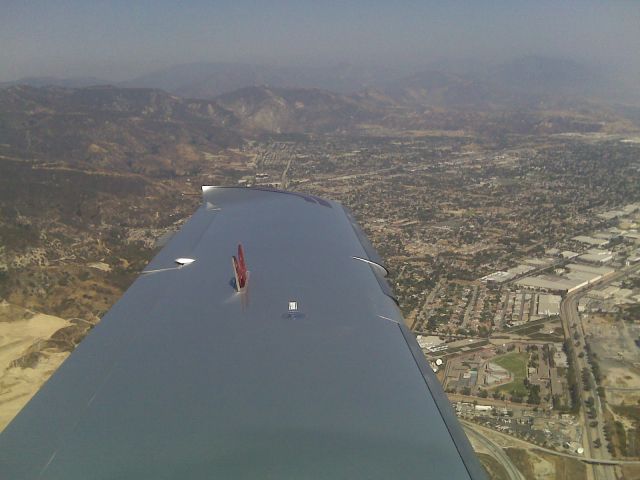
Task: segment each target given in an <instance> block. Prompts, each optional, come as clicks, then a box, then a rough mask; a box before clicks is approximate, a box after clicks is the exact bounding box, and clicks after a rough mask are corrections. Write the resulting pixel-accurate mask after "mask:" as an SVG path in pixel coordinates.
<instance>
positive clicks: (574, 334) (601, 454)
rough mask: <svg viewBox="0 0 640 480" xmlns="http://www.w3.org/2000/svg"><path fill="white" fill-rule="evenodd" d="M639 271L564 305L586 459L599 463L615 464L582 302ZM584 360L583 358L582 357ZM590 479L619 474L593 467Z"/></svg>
mask: <svg viewBox="0 0 640 480" xmlns="http://www.w3.org/2000/svg"><path fill="white" fill-rule="evenodd" d="M638 268H640V266H639V265H636V266H633V267H628V268H625V269H622V270H621V271H619V272H617V273H615V274H613V275H611V276H609V277H607V278H605V279H603V280H600V281H599V282H595V283H593V284H591V285H588V286H586V287H585V288H583V289H581V290H579V291H577V292H574V293H571V294H568V295H566V296H565V298H564V299H563V300H562V302H561V304H560V320H561V322H562V328H563V331H564V336H565V339H567V340H568V341H569V342H571V344H572V345H573V349H572V352H573V355H572V361H573V364H574V365H575V374H576V376H577V381H578V385H579V388H580V406H581V409H580V416H581V418H582V423H583V426H584V432H585V437H584V438H583V447H584V451H585V456H586V457H590V458H593V459H596V460H611V456H610V455H609V453H608V451H607V448H606V440H605V436H604V430H603V429H604V420H605V419H604V408H603V405H602V404H601V401H600V397H599V396H598V392H597V384H596V381H595V378H594V376H593V371H592V369H591V365H590V364H589V360H588V356H587V352H586V350H585V334H584V327H583V325H582V320H581V318H580V315H579V314H578V301H579V300H580V298H581V297H583V296H584V295H585V294H586V293H587V292H588V291H589V290H591V289H593V288H595V287H601V286H604V285H607V284H609V283H612V282H615V281H617V280H619V279H621V278H623V277H624V276H626V275H629V274H630V273H633V272H634V271H636V270H637V269H638ZM581 353H582V354H583V355H582V358H581V357H580V354H581ZM585 368H586V369H587V371H588V372H589V378H590V381H589V385H588V386H587V387H588V388H587V389H586V390H585V388H584V385H583V381H582V371H583V369H585ZM589 397H591V398H593V401H594V410H595V418H594V419H591V418H589V415H588V409H587V405H586V400H587V399H588V398H589ZM593 420H595V421H597V425H596V426H595V427H591V426H590V422H592V421H593ZM596 439H600V441H601V442H602V445H601V447H600V448H595V447H594V441H595V440H596ZM588 474H589V475H588V477H589V478H593V479H596V480H600V479H604V480H615V479H616V474H615V470H614V469H613V468H611V467H607V466H603V465H592V466H591V468H589V469H588Z"/></svg>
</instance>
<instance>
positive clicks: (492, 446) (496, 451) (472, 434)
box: [462, 421, 526, 480]
mask: <svg viewBox="0 0 640 480" xmlns="http://www.w3.org/2000/svg"><path fill="white" fill-rule="evenodd" d="M462 423H463V425H464V427H465V432H466V434H467V436H468V437H469V438H473V439H475V440H476V441H477V442H478V443H480V444H482V445H484V446H485V447H486V448H487V450H489V451H490V452H491V456H493V457H494V458H495V459H496V460H498V461H499V462H500V464H501V465H502V466H503V467H504V469H505V471H506V472H507V475H508V476H509V479H510V480H526V479H525V477H524V475H522V473H521V472H520V470H518V468H517V467H516V466H515V465H514V464H513V462H512V461H511V459H510V458H509V456H508V455H507V454H506V453H504V450H503V449H502V447H501V446H500V445H498V444H496V443H494V442H493V441H492V440H491V439H489V438H487V437H486V436H485V435H482V434H481V433H479V432H477V431H476V429H475V428H476V426H475V425H473V424H472V423H469V422H464V421H463V422H462Z"/></svg>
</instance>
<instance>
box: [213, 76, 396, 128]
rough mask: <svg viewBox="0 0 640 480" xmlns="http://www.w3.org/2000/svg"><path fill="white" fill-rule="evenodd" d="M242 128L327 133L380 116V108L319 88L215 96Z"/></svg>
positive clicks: (253, 90) (261, 89)
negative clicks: (238, 121)
mask: <svg viewBox="0 0 640 480" xmlns="http://www.w3.org/2000/svg"><path fill="white" fill-rule="evenodd" d="M215 100H216V102H217V103H218V104H219V105H221V106H222V107H224V108H226V109H228V110H229V111H231V112H233V113H234V114H235V115H236V117H238V119H239V120H240V122H241V125H242V126H243V127H244V128H245V129H249V130H252V131H256V130H264V131H269V132H275V133H280V132H304V131H314V132H329V131H336V130H340V129H346V128H350V127H353V126H354V125H356V124H358V123H360V122H364V121H367V120H372V119H374V118H376V117H377V118H378V120H379V118H380V117H381V116H383V113H384V112H383V110H382V109H383V105H382V104H381V103H380V102H379V101H378V100H374V101H369V102H367V101H365V99H364V98H363V97H361V96H347V95H341V94H338V93H333V92H328V91H325V90H319V89H301V88H297V89H294V88H288V89H287V88H271V87H266V86H260V87H246V88H241V89H239V90H236V91H234V92H231V93H227V94H224V95H220V96H218V97H216V99H215Z"/></svg>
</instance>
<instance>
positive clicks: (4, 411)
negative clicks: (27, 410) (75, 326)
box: [0, 302, 69, 431]
mask: <svg viewBox="0 0 640 480" xmlns="http://www.w3.org/2000/svg"><path fill="white" fill-rule="evenodd" d="M67 326H69V322H68V321H67V320H65V319H62V318H59V317H54V316H51V315H44V314H38V313H34V312H31V311H29V310H26V309H24V308H21V307H17V306H15V305H11V304H9V303H7V302H2V303H0V431H1V430H2V429H4V427H5V426H6V425H7V424H8V423H9V422H10V421H11V419H12V418H13V417H14V416H15V415H16V414H17V413H18V412H19V411H20V409H22V407H23V406H24V405H25V404H26V403H27V402H28V401H29V399H30V398H31V397H32V396H33V395H34V394H35V393H36V392H37V391H38V389H39V388H40V387H41V386H42V384H43V383H44V382H45V381H46V380H47V379H48V378H49V377H50V376H51V374H52V373H53V372H54V371H55V370H56V369H57V368H58V367H59V366H60V364H61V363H62V362H63V361H64V359H65V358H67V356H68V355H69V354H68V353H67V352H60V351H58V350H56V349H46V348H45V349H41V348H39V347H40V346H41V345H42V343H43V342H44V341H45V340H47V339H49V338H50V337H51V335H53V334H54V333H55V332H57V331H58V330H60V329H61V328H64V327H67Z"/></svg>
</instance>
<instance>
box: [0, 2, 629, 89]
mask: <svg viewBox="0 0 640 480" xmlns="http://www.w3.org/2000/svg"><path fill="white" fill-rule="evenodd" d="M523 54H542V55H560V56H566V57H572V58H576V59H578V60H593V61H595V62H597V63H600V64H612V65H615V66H618V67H624V68H626V69H628V70H630V71H633V72H634V73H638V72H640V1H628V2H622V1H619V2H618V1H607V2H605V1H595V0H580V1H562V0H555V1H544V0H539V1H534V0H527V1H516V0H510V1H500V0H473V1H455V0H440V1H427V0H421V1H403V0H388V1H385V2H382V1H378V0H369V1H365V0H354V1H333V0H315V1H304V0H298V1H284V0H283V1H278V0H273V1H270V0H262V1H243V0H210V1H183V2H169V1H166V0H149V1H134V0H131V1H111V2H107V1H100V2H98V1H96V0H84V1H73V0H55V1H51V0H47V1H30V0H0V81H7V80H16V79H18V78H20V77H24V76H44V75H53V76H59V77H68V76H78V75H80V76H98V77H101V78H104V79H107V80H123V79H128V78H131V77H134V76H137V75H140V74H143V73H147V72H149V71H151V70H153V69H156V68H161V67H165V66H169V65H173V64H176V63H188V62H195V61H240V62H260V63H274V62H275V63H279V64H314V63H321V64H331V63H337V62H351V63H357V64H364V65H393V66H414V65H415V66H420V65H425V64H427V63H430V62H432V61H434V60H441V59H449V58H454V59H460V58H473V59H476V58H477V59H479V60H482V61H487V60H488V61H500V60H503V59H506V58H509V57H513V56H519V55H523Z"/></svg>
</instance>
